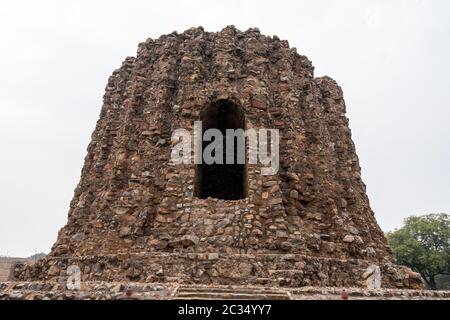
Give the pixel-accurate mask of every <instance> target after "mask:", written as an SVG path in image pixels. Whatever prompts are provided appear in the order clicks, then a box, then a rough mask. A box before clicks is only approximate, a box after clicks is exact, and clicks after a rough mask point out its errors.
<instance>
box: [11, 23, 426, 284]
mask: <svg viewBox="0 0 450 320" xmlns="http://www.w3.org/2000/svg"><path fill="white" fill-rule="evenodd" d="M313 71H314V67H313V66H312V64H311V62H310V61H309V60H308V59H307V58H306V57H305V56H301V55H299V54H298V53H297V52H296V50H295V48H290V47H289V44H288V42H287V41H282V40H280V39H278V37H276V36H274V37H268V36H264V35H262V34H260V32H259V31H258V30H257V29H249V30H247V31H245V32H241V31H239V30H237V29H236V28H234V27H233V26H230V27H226V28H225V29H223V30H222V31H221V32H217V33H210V32H205V31H204V30H203V28H201V27H200V28H193V29H189V30H187V31H185V32H183V33H182V34H178V33H176V32H175V33H172V34H169V35H164V36H161V37H160V38H159V39H157V40H152V39H148V40H147V41H145V42H144V43H141V44H140V45H139V49H138V52H137V57H136V58H134V57H129V58H127V59H126V60H125V62H124V63H123V65H122V67H121V68H120V69H118V70H116V71H115V72H114V73H113V74H112V76H111V77H110V79H109V81H108V85H107V87H106V94H105V96H104V101H103V107H102V110H101V114H100V120H99V121H98V123H97V126H96V128H95V131H94V133H93V135H92V142H91V143H90V145H89V147H88V154H87V157H86V160H85V165H84V168H83V170H82V175H81V180H80V183H79V185H78V186H77V188H76V190H75V195H74V198H73V200H72V202H71V205H70V211H69V217H68V223H67V225H66V226H65V227H64V228H63V229H62V230H61V231H60V232H59V235H58V240H57V242H56V244H55V245H54V246H53V249H52V252H51V253H50V254H49V256H48V257H47V258H46V259H44V260H42V261H40V262H38V263H36V264H34V265H22V266H18V267H17V268H16V270H15V278H16V279H18V280H33V279H34V280H37V279H40V280H43V279H46V280H52V279H57V278H58V277H59V276H63V275H64V273H65V270H66V269H67V267H68V266H70V265H77V266H79V268H80V270H81V275H82V279H83V280H104V281H113V280H114V281H147V282H170V281H172V282H179V283H208V284H260V285H272V286H306V285H314V286H366V283H367V282H368V281H367V278H368V277H369V278H370V277H373V276H374V274H378V273H379V271H381V279H382V286H383V287H394V286H396V287H411V286H413V285H414V284H415V283H416V281H417V279H415V278H414V277H413V275H412V273H410V272H408V270H406V269H405V268H403V267H398V266H396V265H395V264H393V257H392V255H391V252H390V249H389V247H388V245H387V243H386V240H385V238H384V235H383V232H382V231H381V230H380V228H379V227H378V225H377V222H376V220H375V218H374V213H373V212H372V210H371V209H370V206H369V200H368V198H367V195H366V189H365V185H364V183H363V182H362V180H361V174H360V166H359V162H358V157H357V156H356V153H355V147H354V144H353V142H352V139H351V134H350V129H349V126H348V119H347V118H346V116H345V112H346V111H345V103H344V99H343V94H342V91H341V88H340V87H339V86H338V85H337V84H336V82H335V81H333V80H332V79H330V78H328V77H321V78H315V77H314V72H313ZM218 110H219V111H220V112H219V111H218ZM199 120H202V122H203V125H204V126H206V127H207V128H216V127H218V126H219V125H220V126H222V127H223V128H243V129H244V128H274V129H279V132H280V146H279V150H280V168H279V170H278V173H277V174H275V175H261V165H259V164H249V163H247V164H245V165H240V166H231V165H216V166H215V167H212V166H211V167H209V166H207V165H196V164H183V165H175V164H173V163H172V161H171V150H172V146H173V142H172V140H171V136H172V133H173V132H174V130H176V129H178V128H184V129H188V130H189V129H192V128H193V126H194V122H195V121H199ZM223 128H222V129H223ZM378 268H379V269H378ZM371 270H372V271H371ZM374 270H375V271H376V272H375V271H374ZM371 281H372V282H374V281H375V283H376V279H375V280H373V279H372V280H371Z"/></svg>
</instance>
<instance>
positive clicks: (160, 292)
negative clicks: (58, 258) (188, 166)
mask: <svg viewBox="0 0 450 320" xmlns="http://www.w3.org/2000/svg"><path fill="white" fill-rule="evenodd" d="M343 290H345V291H346V292H347V294H348V299H349V300H450V291H431V290H397V289H383V290H365V289H361V288H336V287H334V288H330V287H302V288H279V287H267V286H220V285H214V286H208V285H180V284H177V283H164V284H162V283H150V284H146V283H137V282H86V283H84V282H83V283H82V284H81V288H80V290H67V289H66V288H65V284H62V283H57V282H3V283H0V300H22V299H26V300H80V299H81V300H130V299H131V300H172V299H175V300H181V299H183V300H194V299H200V300H210V299H214V300H226V299H233V300H341V293H342V291H343Z"/></svg>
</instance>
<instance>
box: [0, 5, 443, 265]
mask: <svg viewBox="0 0 450 320" xmlns="http://www.w3.org/2000/svg"><path fill="white" fill-rule="evenodd" d="M449 9H450V2H449V1H446V0H442V1H428V0H426V1H420V0H386V1H361V0H354V1H346V0H342V1H317V0H316V1H298V0H295V1H281V0H278V1H262V0H257V1H230V0H227V1H217V0H209V1H169V0H165V1H160V2H159V3H157V2H156V1H131V0H129V1H111V0H108V1H106V0H105V1H45V0H40V1H20V0H19V1H12V0H8V1H6V0H4V1H3V0H2V1H1V3H0V39H1V41H0V72H1V76H0V135H1V136H0V150H1V151H0V152H1V153H0V168H1V170H2V172H1V175H0V177H1V178H0V179H1V180H0V182H1V183H0V255H1V254H8V255H15V256H28V255H30V254H33V253H34V252H36V251H44V252H48V251H49V249H50V247H51V245H52V244H53V243H54V241H55V240H56V236H57V231H58V230H59V228H61V227H62V226H63V225H64V224H65V223H66V220H67V211H68V207H69V202H70V200H71V198H72V196H73V190H74V189H75V186H76V184H77V183H78V180H79V176H80V172H81V168H82V165H83V159H84V157H85V155H86V147H87V145H88V143H89V141H90V135H91V133H92V131H93V130H94V127H95V123H96V121H97V119H98V116H99V113H100V107H101V104H102V96H103V92H104V88H105V86H106V82H107V79H108V76H109V75H110V74H111V72H112V71H113V70H114V69H116V68H117V67H119V66H120V64H121V62H122V61H123V60H124V58H125V57H126V56H132V55H135V52H136V49H137V45H138V43H139V42H142V41H144V40H145V39H146V38H148V37H152V38H156V37H158V36H159V35H161V34H165V33H170V32H172V31H174V30H177V31H179V32H182V31H184V30H185V29H188V28H189V27H193V26H199V25H202V26H203V27H204V28H205V29H206V30H207V31H218V30H221V29H222V28H223V27H225V26H226V25H230V24H234V25H235V26H236V27H238V28H239V29H241V30H246V29H248V28H249V27H258V28H260V30H261V31H262V32H263V33H264V34H267V35H275V34H276V35H278V36H279V37H280V38H281V39H286V40H289V43H290V44H291V46H293V47H296V48H297V50H298V52H299V53H300V54H304V55H307V56H308V58H309V59H310V60H312V61H313V64H314V65H315V67H316V76H322V75H329V76H331V77H332V78H334V79H336V80H337V81H338V83H339V84H340V85H341V86H342V88H343V90H344V95H345V98H346V103H347V111H348V116H349V118H350V127H351V129H352V132H353V139H354V141H355V144H356V148H357V152H358V155H359V157H360V161H361V166H362V174H363V180H364V182H365V183H366V184H367V188H368V193H369V197H370V200H371V205H372V208H373V210H374V211H375V213H376V217H377V219H378V222H379V224H380V225H381V227H382V228H383V230H385V231H387V230H392V229H393V228H395V227H399V226H401V223H402V220H403V218H405V217H406V216H408V215H411V214H425V213H432V212H450V169H449V164H450V126H449V120H450V111H449V107H450V105H449V103H450V88H449V83H450V59H449V57H450V43H449V39H450V19H449V17H450V10H449Z"/></svg>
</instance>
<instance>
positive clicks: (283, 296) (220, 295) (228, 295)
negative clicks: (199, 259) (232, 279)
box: [175, 290, 290, 300]
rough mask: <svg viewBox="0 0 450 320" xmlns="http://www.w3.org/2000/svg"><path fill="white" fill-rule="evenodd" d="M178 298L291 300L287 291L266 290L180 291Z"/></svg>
mask: <svg viewBox="0 0 450 320" xmlns="http://www.w3.org/2000/svg"><path fill="white" fill-rule="evenodd" d="M175 298H176V299H189V300H195V299H199V300H205V299H206V300H290V297H289V295H288V294H287V293H280V294H268V293H264V292H259V293H256V292H254V293H236V292H234V293H233V292H216V291H215V290H212V291H209V292H208V291H203V292H198V291H196V292H194V291H192V292H189V291H186V292H179V293H178V294H177V295H176V297H175Z"/></svg>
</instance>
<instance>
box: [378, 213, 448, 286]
mask: <svg viewBox="0 0 450 320" xmlns="http://www.w3.org/2000/svg"><path fill="white" fill-rule="evenodd" d="M386 236H387V239H388V242H389V244H390V246H391V248H392V250H393V251H394V254H395V257H396V259H397V262H398V263H399V264H402V265H406V266H408V267H410V268H412V269H413V270H415V271H416V272H419V273H420V274H421V275H422V277H423V278H424V280H425V281H426V282H427V284H428V286H429V287H430V288H431V289H436V287H437V286H436V276H437V275H450V215H448V214H444V213H441V214H429V215H425V216H412V217H409V218H406V219H405V221H404V226H403V227H402V228H400V229H396V230H395V231H392V232H388V233H387V234H386Z"/></svg>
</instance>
